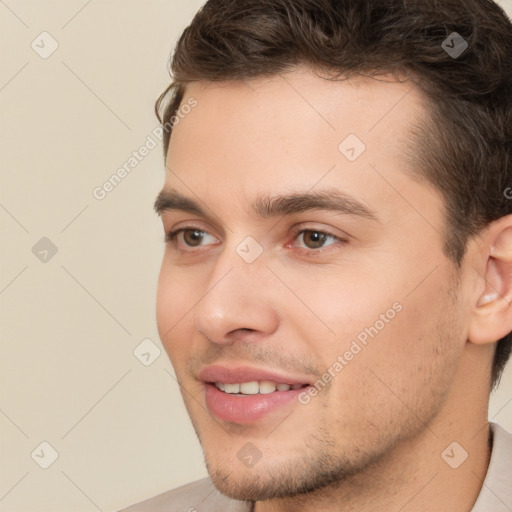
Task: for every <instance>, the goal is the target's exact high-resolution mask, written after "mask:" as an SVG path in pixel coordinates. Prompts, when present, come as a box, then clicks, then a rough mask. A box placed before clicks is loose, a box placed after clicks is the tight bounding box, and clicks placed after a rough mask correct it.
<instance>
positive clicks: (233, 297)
mask: <svg viewBox="0 0 512 512" xmlns="http://www.w3.org/2000/svg"><path fill="white" fill-rule="evenodd" d="M273 290H275V283H273V284H272V274H271V272H269V270H268V269H267V268H266V266H265V264H264V262H263V261H260V260H258V261H257V262H253V263H246V262H245V261H243V260H241V259H240V257H239V256H238V254H236V253H235V251H233V254H231V255H226V254H225V255H223V256H221V257H220V258H219V260H218V261H217V265H216V267H215V270H214V271H213V272H212V274H211V277H210V279H209V283H208V286H207V288H206V289H205V293H204V295H203V297H202V299H201V300H200V301H199V302H198V303H197V304H196V306H195V308H194V310H193V321H194V325H195V328H196V329H197V330H198V331H199V332H200V333H201V334H203V335H204V336H205V337H206V338H208V339H209V340H210V341H212V342H214V343H217V344H231V343H234V342H235V341H236V340H239V339H247V338H251V339H255V338H257V337H263V336H265V335H270V334H272V333H273V332H274V331H275V330H276V329H277V327H278V323H279V322H278V314H277V310H276V307H275V296H274V292H273Z"/></svg>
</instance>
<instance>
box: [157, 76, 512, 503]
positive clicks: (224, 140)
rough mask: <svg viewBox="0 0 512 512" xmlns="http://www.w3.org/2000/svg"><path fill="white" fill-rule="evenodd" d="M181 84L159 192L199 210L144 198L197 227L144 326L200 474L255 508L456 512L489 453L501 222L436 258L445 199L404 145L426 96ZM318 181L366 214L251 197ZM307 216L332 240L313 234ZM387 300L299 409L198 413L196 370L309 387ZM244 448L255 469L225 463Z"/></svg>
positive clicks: (504, 321) (383, 83)
mask: <svg viewBox="0 0 512 512" xmlns="http://www.w3.org/2000/svg"><path fill="white" fill-rule="evenodd" d="M407 92H408V94H406V93H407ZM189 97H193V98H195V99H196V100H197V103H198V104H197V107H196V108H194V109H193V110H192V111H191V112H190V113H189V114H188V115H187V116H186V117H185V118H184V119H182V120H180V122H179V124H178V125H177V126H175V128H174V131H173V134H172V137H171V142H170V147H169V152H168V156H167V161H166V166H167V172H166V180H165V184H164V187H163V189H164V190H166V191H168V190H170V189H173V190H175V191H177V192H179V193H180V194H181V195H183V196H186V197H188V198H191V199H193V200H195V201H196V202H198V203H200V205H201V206H202V208H203V209H205V210H206V212H207V214H208V215H207V216H203V215H198V214H192V213H188V212H184V211H179V210H174V209H168V210H165V211H162V212H160V213H161V218H162V222H163V227H164V231H165V232H169V231H171V230H176V229H180V228H189V229H194V228H195V229H199V230H201V231H203V232H204V233H203V235H202V238H201V236H200V237H199V241H197V238H196V239H194V237H193V236H192V237H191V232H190V231H189V232H186V233H183V232H182V233H181V234H180V235H178V236H177V238H176V239H175V240H174V241H169V242H167V243H166V248H165V252H164V257H163V262H162V267H161V273H160V279H159V286H158V295H157V321H158V329H159V333H160V337H161V340H162V343H163V345H164V347H165V349H166V351H167V353H168V355H169V358H170V360H171V362H172V364H173V366H174V368H175V372H176V376H177V378H178V381H179V383H180V385H181V389H182V393H183V398H184V401H185V405H186V407H187V410H188V412H189V414H190V417H191V420H192V423H193V425H194V428H195V431H196V433H197V435H198V438H199V440H200V442H201V445H202V448H203V450H204V453H205V459H206V463H207V467H208V471H209V473H210V475H211V477H212V479H213V481H214V483H215V485H216V486H217V487H218V488H219V490H220V491H221V492H223V493H225V494H227V495H228V496H231V497H234V498H236V499H245V500H254V501H256V505H255V510H256V511H257V512H264V511H265V512H266V511H294V510H302V511H306V512H307V511H313V510H323V511H327V512H328V511H330V510H333V511H334V510H336V511H340V510H343V511H347V512H348V511H359V512H361V511H363V512H364V511H373V512H375V511H383V512H384V511H389V512H391V511H393V512H396V511H397V510H401V511H402V512H412V511H418V512H419V511H423V512H424V511H425V510H457V511H468V512H469V511H470V510H471V508H472V506H473V504H474V502H475V500H476V498H477V496H478V493H479V491H480V488H481V484H482V481H483V478H484V477H485V473H486V469H487V465H488V461H489V453H490V450H489V442H488V440H489V429H488V424H487V406H488V395H489V386H490V365H491V361H492V357H493V354H494V349H495V344H494V343H493V342H494V341H495V340H497V339H499V338H500V337H501V336H503V335H504V334H506V333H507V332H509V331H510V330H511V329H512V319H511V315H510V308H509V307H508V304H509V302H510V287H511V286H510V284H511V283H510V279H511V278H510V276H511V275H512V264H511V259H512V258H511V254H512V235H511V233H512V227H511V226H512V221H511V219H510V218H509V217H505V218H502V219H500V220H499V221H497V222H495V223H493V224H491V225H490V226H489V227H488V228H486V229H485V230H484V231H482V233H480V235H479V236H478V237H475V239H473V240H470V242H469V244H468V249H467V254H466V257H465V259H464V261H463V263H462V265H461V268H460V269H459V268H457V267H456V266H455V265H454V264H453V263H452V262H451V261H450V260H449V259H448V258H447V257H446V255H445V254H444V252H443V235H442V233H443V232H444V231H443V229H444V224H443V212H444V203H443V199H442V197H441V195H440V193H439V192H438V191H437V190H436V189H434V188H433V187H432V186H431V185H430V184H428V183H427V182H426V181H424V180H420V179H417V178H416V177H415V175H414V164H413V163H412V162H411V160H410V159H408V158H406V157H405V154H406V151H405V148H409V149H410V148H411V147H413V146H412V145H411V144H412V143H411V141H410V140H409V134H410V133H411V128H412V127H413V125H414V124H415V123H421V122H422V119H423V115H424V112H425V108H426V107H425V104H424V101H423V98H422V95H421V93H420V92H419V91H418V90H417V89H415V88H412V86H411V84H410V83H408V82H406V83H397V82H395V81H394V80H393V79H392V78H391V77H384V79H380V80H372V79H369V78H357V79H356V78H351V79H350V80H348V81H336V82H333V81H327V80H323V79H321V78H320V77H318V76H317V75H315V74H314V73H312V72H311V71H310V70H308V69H307V68H304V67H299V68H296V69H295V70H294V71H292V72H288V73H287V74H286V75H281V76H274V77H271V78H264V79H257V80H251V81H250V82H247V83H242V82H222V83H207V82H197V83H193V84H190V85H189V86H188V87H187V94H186V98H185V99H184V102H186V101H187V98H189ZM350 133H352V134H356V135H357V136H358V137H359V139H361V140H362V141H364V143H365V145H366V151H364V152H363V153H362V154H361V156H359V158H357V160H355V161H354V162H350V161H349V160H347V158H345V156H344V155H343V154H341V152H340V151H339V150H338V145H339V144H340V142H342V141H343V140H344V138H345V137H346V136H347V135H348V134H350ZM416 165H417V164H416ZM325 189H336V190H338V191H342V192H344V193H346V194H349V195H350V196H351V197H353V198H355V199H357V201H359V202H361V203H362V204H364V205H365V206H367V207H368V208H369V209H371V210H372V211H373V212H374V213H375V216H376V219H375V220H372V219H368V218H364V217H362V216H360V215H353V214H346V213H344V214H340V213H333V212H329V211H324V210H309V211H305V212H302V213H294V214H291V215H281V216H278V217H271V218H264V217H261V216H259V215H257V214H256V213H255V212H254V211H253V209H252V207H251V205H252V204H253V203H254V202H255V201H256V200H257V199H259V198H260V197H262V196H265V197H268V196H271V197H273V196H277V195H286V194H289V193H292V192H318V191H321V190H325ZM300 230H310V231H306V232H302V233H300ZM315 230H323V231H327V232H329V233H331V234H332V235H333V237H327V238H326V239H324V242H323V243H324V245H323V247H322V245H321V243H320V247H319V246H318V245H315V241H318V235H316V236H317V238H314V236H315V235H313V238H311V235H312V231H315ZM184 234H186V235H187V236H184ZM248 236H251V237H253V238H254V239H256V240H257V242H258V243H259V244H260V246H261V248H262V249H263V252H262V254H261V255H260V256H259V257H258V258H257V259H256V260H255V261H254V262H253V263H246V262H245V261H244V260H243V259H242V258H241V257H240V256H239V254H238V253H237V252H236V248H237V246H238V245H239V244H240V242H242V240H244V239H245V238H246V237H248ZM336 237H339V238H336ZM320 239H321V237H320ZM340 239H342V240H344V241H340ZM187 244H188V245H187ZM194 244H195V245H194ZM495 292H496V293H497V294H498V296H497V298H493V299H492V300H488V301H487V302H486V303H485V301H484V300H483V297H484V296H486V295H489V294H492V293H495ZM396 303H398V304H399V305H400V306H401V311H400V312H398V313H397V314H396V315H395V316H394V318H393V319H392V320H389V322H387V323H385V326H384V328H382V329H381V330H379V332H378V334H377V335H376V336H375V337H374V338H373V339H370V340H369V342H368V344H367V346H364V347H363V348H362V350H361V351H360V352H359V353H358V354H357V356H355V357H354V358H353V359H352V360H351V361H349V362H348V364H346V366H345V367H344V368H343V370H342V371H340V372H338V373H336V374H335V377H333V378H332V379H331V381H330V382H329V383H328V385H327V386H326V387H325V388H324V389H322V390H321V391H320V392H319V393H318V395H317V396H315V397H313V398H311V400H310V401H309V403H308V404H307V405H302V404H300V403H298V402H294V403H293V404H290V405H287V406H285V407H283V408H281V409H278V410H277V411H274V412H272V413H271V414H269V415H267V416H265V417H264V418H263V419H262V420H260V421H258V422H256V423H254V424H251V425H239V424H235V423H228V422H222V421H219V420H217V419H216V418H213V417H212V416H211V415H210V414H209V412H208V410H207V408H206V402H205V395H204V390H203V385H202V383H201V382H200V381H199V380H198V377H197V373H198V371H199V370H200V369H201V368H202V367H203V365H207V364H212V363H227V364H229V363H237V364H242V363H244V364H248V365H250V366H254V367H257V368H269V369H272V370H277V371H284V372H288V373H291V374H294V375H297V376H304V377H306V378H308V379H310V380H311V381H315V380H317V379H319V378H321V377H322V375H323V374H324V373H325V372H326V371H327V370H328V368H330V367H331V368H332V365H333V363H334V362H335V361H336V360H337V357H338V355H340V354H344V353H345V352H346V351H347V350H349V348H350V346H351V343H352V341H353V340H354V339H356V337H357V335H358V334H359V333H361V331H363V330H364V329H365V328H366V327H369V326H372V325H374V324H375V322H376V320H378V319H379V318H380V315H381V314H385V313H386V311H387V310H389V309H390V308H392V305H393V304H396ZM453 441H456V442H457V443H458V444H459V445H460V446H461V447H463V449H464V450H465V451H466V452H468V454H469V457H468V458H467V460H465V462H464V463H462V464H461V465H460V467H458V468H457V469H453V468H451V467H450V466H449V465H448V464H447V463H446V462H445V460H443V458H442V457H441V454H442V452H443V451H444V450H445V449H446V448H447V447H448V445H450V443H452V442H453ZM249 442H250V443H252V444H253V445H254V446H255V447H256V448H257V449H258V450H259V452H260V453H261V459H260V460H259V461H258V462H257V463H256V464H255V465H254V466H253V467H251V468H247V467H245V465H244V464H242V463H241V461H240V460H239V459H238V457H237V453H238V451H239V450H240V449H241V448H242V447H244V445H246V444H247V443H249ZM457 450H458V448H457ZM452 453H453V452H452ZM461 453H462V452H460V451H456V452H455V456H456V457H460V456H461V455H460V454H461ZM304 491H307V492H304Z"/></svg>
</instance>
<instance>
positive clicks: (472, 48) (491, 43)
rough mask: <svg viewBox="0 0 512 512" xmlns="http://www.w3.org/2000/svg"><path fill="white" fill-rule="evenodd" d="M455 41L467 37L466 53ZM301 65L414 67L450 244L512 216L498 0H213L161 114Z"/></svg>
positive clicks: (424, 160)
mask: <svg viewBox="0 0 512 512" xmlns="http://www.w3.org/2000/svg"><path fill="white" fill-rule="evenodd" d="M454 33H456V34H454ZM454 38H457V39H454ZM456 42H457V43H458V45H459V46H458V48H459V49H460V48H462V49H464V48H465V45H466V43H467V48H466V49H465V50H464V51H463V52H462V53H461V54H460V55H458V54H454V52H451V51H450V48H455V44H456ZM298 64H307V65H309V66H310V67H311V68H312V69H316V70H324V71H327V72H329V73H330V74H331V75H332V73H333V72H334V74H335V75H337V77H338V78H339V77H341V76H342V75H343V76H344V77H348V76H349V75H350V74H364V75H366V76H377V75H379V74H384V73H393V74H395V76H399V75H402V76H403V75H406V76H407V77H408V78H409V79H410V80H411V81H412V82H413V83H414V84H415V85H417V86H418V87H419V88H420V89H421V91H422V92H423V93H424V96H425V98H426V99H427V100H428V104H429V112H428V116H429V122H428V123H426V124H424V125H423V126H422V127H419V128H418V130H417V133H416V141H417V144H416V145H415V150H416V154H417V158H418V162H419V163H420V164H421V166H420V168H419V169H418V170H417V172H418V173H420V174H421V175H422V176H424V177H425V178H426V179H427V180H428V181H429V182H430V183H432V184H433V185H434V186H435V187H436V188H437V189H438V190H439V192H440V193H441V194H442V196H443V198H444V200H445V205H446V211H445V234H444V240H445V242H444V251H445V253H446V255H447V256H448V257H449V258H450V259H451V260H452V261H453V262H454V263H455V264H456V265H457V266H458V267H460V264H461V262H462V260H463V258H464V255H465V252H466V245H467V241H468V239H469V238H470V237H472V236H475V235H476V234H478V232H479V231H480V230H481V229H482V228H484V227H485V226H486V225H488V224H489V223H490V222H492V221H494V220H497V219H499V218H500V217H503V216H505V215H508V214H510V213H512V203H511V201H510V200H509V199H507V197H505V196H506V194H505V193H504V191H505V190H506V189H507V185H511V186H512V25H511V23H510V21H509V19H508V18H507V16H506V14H505V13H504V11H503V10H502V9H501V8H500V7H499V6H498V5H497V4H496V3H494V2H493V1H492V0H442V1H437V0H209V1H208V2H207V3H206V4H205V5H204V6H203V7H202V8H201V9H200V10H199V11H198V12H197V14H196V16H195V17H194V19H193V21H192V23H191V24H190V26H188V27H187V28H186V29H185V31H184V32H183V34H182V36H181V38H180V39H179V41H178V44H177V46H176V50H175V52H174V55H173V58H172V62H171V72H172V78H173V81H172V83H171V84H170V85H169V87H168V88H167V89H166V90H165V91H164V92H163V93H162V95H161V96H160V98H159V99H158V101H157V103H156V105H155V109H156V113H157V116H158V119H159V120H160V122H161V123H162V124H164V125H165V123H169V122H170V120H171V119H172V118H173V116H174V115H175V114H176V113H177V111H178V109H179V107H180V104H181V101H182V99H183V97H184V94H185V87H186V84H187V83H190V82H194V81H201V80H206V81H223V80H247V79H251V78H258V77H263V76H272V75H277V74H279V73H282V72H285V71H287V70H291V69H293V68H294V67H296V66H297V65H298ZM164 101H165V102H166V106H165V108H164V113H163V116H160V111H161V110H162V107H163V103H164ZM166 126H170V128H169V129H168V130H166V131H165V135H164V154H165V155H166V154H167V150H168V146H169V140H170V136H171V132H172V123H171V124H167V125H166ZM511 348H512V334H508V335H507V336H505V337H504V338H502V339H501V340H499V341H498V344H497V348H496V353H495V356H494V363H493V369H492V375H491V381H492V387H495V386H496V385H497V384H498V382H499V379H500V376H501V373H502V371H503V368H504V366H505V364H506V362H507V360H508V358H509V356H510V352H511Z"/></svg>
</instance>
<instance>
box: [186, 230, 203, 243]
mask: <svg viewBox="0 0 512 512" xmlns="http://www.w3.org/2000/svg"><path fill="white" fill-rule="evenodd" d="M203 238H204V231H200V230H199V229H184V230H183V240H184V242H185V244H186V245H189V246H190V247H197V246H199V245H201V242H202V240H203Z"/></svg>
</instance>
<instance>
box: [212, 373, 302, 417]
mask: <svg viewBox="0 0 512 512" xmlns="http://www.w3.org/2000/svg"><path fill="white" fill-rule="evenodd" d="M306 389H307V387H302V388H299V389H290V390H289V391H274V392H273V393H268V394H266V395H262V394H257V395H244V396H237V395H231V394H229V393H224V391H220V389H218V388H217V387H216V386H215V384H210V383H206V384H205V392H206V406H207V407H208V410H209V411H210V412H211V413H212V414H213V415H214V416H215V417H216V418H218V419H219V420H222V421H227V422H231V423H238V424H240V425H248V424H250V423H254V422H256V421H258V420H260V419H262V418H263V417H264V416H266V415H267V414H269V413H271V412H272V411H275V410H276V409H279V408H280V407H284V406H285V405H287V404H289V403H291V402H296V401H297V397H298V396H299V394H300V393H302V392H303V391H304V390H306Z"/></svg>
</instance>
